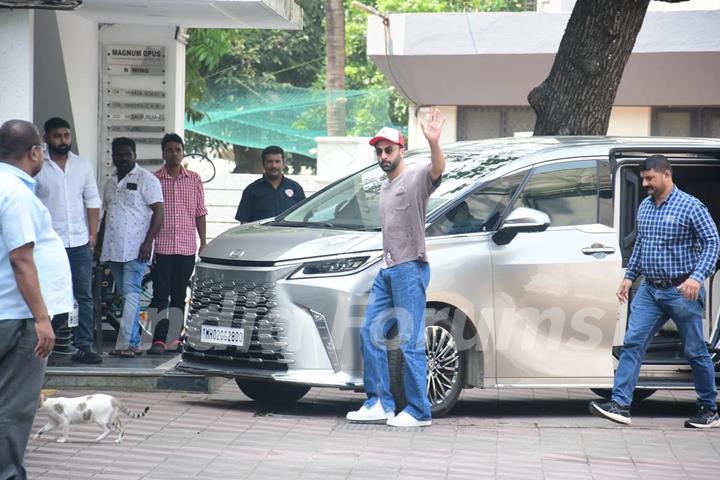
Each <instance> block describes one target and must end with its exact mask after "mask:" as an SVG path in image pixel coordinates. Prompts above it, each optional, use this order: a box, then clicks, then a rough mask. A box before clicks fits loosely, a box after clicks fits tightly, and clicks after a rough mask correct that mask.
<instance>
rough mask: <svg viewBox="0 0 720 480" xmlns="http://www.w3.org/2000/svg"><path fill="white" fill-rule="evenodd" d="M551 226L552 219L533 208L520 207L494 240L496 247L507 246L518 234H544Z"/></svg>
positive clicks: (494, 236) (504, 223)
mask: <svg viewBox="0 0 720 480" xmlns="http://www.w3.org/2000/svg"><path fill="white" fill-rule="evenodd" d="M549 226H550V217H548V215H547V214H546V213H543V212H541V211H539V210H535V209H533V208H525V207H519V208H516V209H515V210H513V211H512V212H510V215H508V216H507V218H506V219H505V221H504V222H503V223H502V225H501V226H500V229H499V230H498V231H497V232H495V234H494V235H493V237H492V239H493V242H495V244H496V245H507V244H508V243H510V242H512V240H513V238H515V236H516V235H517V234H518V233H522V232H544V231H545V230H547V228H548V227H549Z"/></svg>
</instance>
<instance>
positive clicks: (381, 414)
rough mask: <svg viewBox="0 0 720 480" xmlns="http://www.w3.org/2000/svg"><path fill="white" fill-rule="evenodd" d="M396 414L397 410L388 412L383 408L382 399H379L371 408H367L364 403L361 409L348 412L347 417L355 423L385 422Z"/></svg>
mask: <svg viewBox="0 0 720 480" xmlns="http://www.w3.org/2000/svg"><path fill="white" fill-rule="evenodd" d="M394 416H395V412H393V411H392V410H390V411H388V412H386V411H385V409H383V407H382V404H381V402H380V400H378V401H377V402H375V404H374V405H373V406H372V407H370V408H367V407H366V406H365V405H363V406H362V407H360V410H355V411H353V412H348V414H347V415H345V418H347V419H348V420H349V421H351V422H355V423H372V422H381V423H385V421H386V420H389V419H391V418H393V417H394Z"/></svg>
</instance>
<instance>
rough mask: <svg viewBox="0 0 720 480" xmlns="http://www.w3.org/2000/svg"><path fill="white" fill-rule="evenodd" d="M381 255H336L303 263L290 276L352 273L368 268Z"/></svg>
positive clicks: (333, 275)
mask: <svg viewBox="0 0 720 480" xmlns="http://www.w3.org/2000/svg"><path fill="white" fill-rule="evenodd" d="M380 258H381V257H380V256H379V255H358V256H353V257H335V258H328V259H324V260H315V261H312V262H305V263H303V264H302V265H301V266H300V268H298V269H297V270H295V272H293V273H292V275H290V276H289V277H288V278H289V279H296V278H314V277H320V276H322V277H335V276H342V275H351V274H353V273H356V272H359V271H361V270H364V269H366V268H367V267H369V266H370V265H372V264H374V263H376V262H377V261H379V260H380Z"/></svg>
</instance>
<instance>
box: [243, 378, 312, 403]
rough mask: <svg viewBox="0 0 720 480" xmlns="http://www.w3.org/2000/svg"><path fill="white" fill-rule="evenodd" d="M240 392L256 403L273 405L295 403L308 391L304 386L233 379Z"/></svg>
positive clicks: (308, 388)
mask: <svg viewBox="0 0 720 480" xmlns="http://www.w3.org/2000/svg"><path fill="white" fill-rule="evenodd" d="M235 383H237V386H238V387H240V390H241V391H242V392H243V393H244V394H245V395H247V396H248V397H250V398H252V399H253V400H255V401H256V402H260V403H271V404H274V405H278V404H288V403H293V402H297V401H298V400H300V399H301V398H302V397H304V396H305V394H306V393H307V392H309V391H310V387H307V386H305V385H286V384H283V383H275V382H259V381H257V380H241V379H239V378H236V379H235Z"/></svg>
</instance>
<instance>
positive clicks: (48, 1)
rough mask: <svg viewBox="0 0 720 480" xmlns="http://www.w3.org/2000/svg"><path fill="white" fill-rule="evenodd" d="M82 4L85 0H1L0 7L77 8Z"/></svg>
mask: <svg viewBox="0 0 720 480" xmlns="http://www.w3.org/2000/svg"><path fill="white" fill-rule="evenodd" d="M82 4H83V0H0V8H35V9H44V10H75V9H76V8H78V7H80V6H82Z"/></svg>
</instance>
